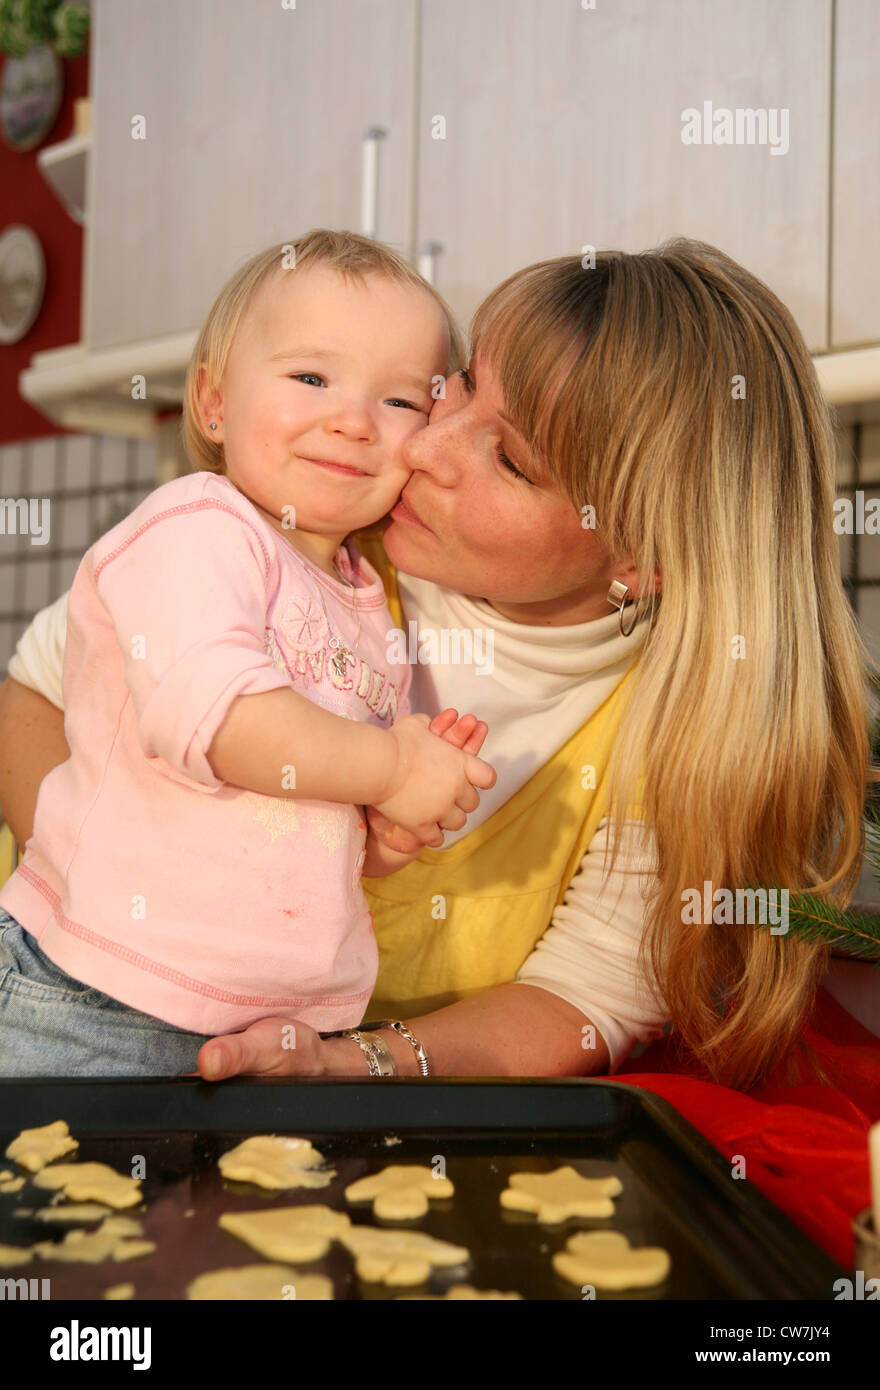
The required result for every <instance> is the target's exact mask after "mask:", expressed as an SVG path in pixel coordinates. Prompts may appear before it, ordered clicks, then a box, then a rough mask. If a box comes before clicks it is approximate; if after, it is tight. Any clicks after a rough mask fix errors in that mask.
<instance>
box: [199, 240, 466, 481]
mask: <svg viewBox="0 0 880 1390" xmlns="http://www.w3.org/2000/svg"><path fill="white" fill-rule="evenodd" d="M318 263H321V264H323V265H328V266H330V267H331V268H332V269H333V270H335V271H337V272H338V273H339V274H340V275H342V276H343V277H344V278H345V279H347V280H354V281H356V282H357V283H359V284H363V282H364V280H365V278H366V276H367V275H369V274H378V275H384V276H386V278H387V279H389V280H394V281H397V282H398V283H403V284H410V285H414V286H417V287H418V288H419V289H421V290H425V291H426V292H427V293H428V294H430V295H432V296H433V298H434V299H435V300H436V301H437V303H438V304H439V305H440V308H441V309H442V310H443V313H444V315H445V317H446V322H447V324H448V326H449V360H448V362H447V365H446V375H447V376H448V375H450V373H452V372H455V371H457V370H458V369H459V368H460V367H463V366H464V365H465V360H466V359H465V345H464V339H463V336H462V334H461V332H460V330H459V328H458V326H457V325H456V323H455V319H454V318H453V314H452V310H451V309H450V307H449V305H448V304H447V303H446V301H445V299H443V298H442V296H441V295H439V294H438V293H437V291H436V290H435V289H434V288H433V286H432V285H429V284H428V282H427V280H424V279H422V277H421V275H419V274H418V273H417V272H416V271H415V270H413V268H412V266H411V265H409V263H408V262H407V261H405V260H404V258H403V256H401V255H399V254H398V253H397V252H396V251H392V249H391V248H390V247H389V246H384V245H383V244H382V243H381V242H379V241H372V240H371V239H370V238H369V237H365V236H360V235H358V233H357V232H333V231H328V230H327V229H326V228H324V227H315V228H313V229H312V230H311V231H310V232H306V234H305V236H303V237H300V239H299V240H298V241H280V242H278V243H277V244H276V245H275V246H270V247H268V249H267V250H265V251H260V252H258V253H257V255H255V256H252V257H251V259H250V260H249V261H247V262H245V264H244V265H243V266H242V267H241V268H240V269H239V270H237V271H236V272H235V274H234V275H231V276H230V278H229V279H228V280H227V281H226V284H225V285H224V286H223V288H222V290H221V291H220V293H219V294H218V295H217V298H216V299H215V300H214V303H213V304H212V305H211V307H210V309H209V310H208V313H207V316H206V318H205V321H204V323H203V324H202V329H201V332H200V333H199V336H198V339H197V341H196V344H195V347H194V348H193V351H192V356H191V357H190V360H189V365H188V367H187V369H186V382H185V384H184V391H183V417H182V420H181V427H180V428H181V435H182V437H183V446H184V449H185V451H186V455H187V457H188V459H189V461H190V463H191V465H192V468H193V471H194V472H198V471H199V470H200V469H207V470H208V471H210V472H212V473H224V472H225V471H226V461H225V458H224V454H223V445H222V443H219V442H217V441H215V440H213V439H211V438H210V437H209V436H208V435H207V434H206V433H205V432H204V428H203V425H202V411H201V407H200V405H199V376H200V368H201V367H202V366H204V368H205V373H206V379H207V385H208V389H209V390H214V389H219V387H220V384H221V382H222V380H223V373H224V372H225V370H226V361H227V358H228V356H229V349H230V347H231V346H232V340H233V338H234V337H235V334H236V331H237V329H238V327H239V324H240V323H241V321H242V319H243V318H244V316H245V314H246V312H247V310H248V308H249V307H250V305H251V303H252V302H253V299H254V296H255V295H256V293H257V291H258V290H259V289H260V286H261V285H262V284H263V283H264V282H265V281H266V280H268V279H269V277H270V276H271V275H272V274H273V273H274V272H276V271H279V270H280V271H284V272H285V273H286V271H287V268H288V266H289V267H290V268H291V269H293V267H294V266H295V267H296V269H297V270H303V269H304V268H305V267H306V266H308V265H315V264H318Z"/></svg>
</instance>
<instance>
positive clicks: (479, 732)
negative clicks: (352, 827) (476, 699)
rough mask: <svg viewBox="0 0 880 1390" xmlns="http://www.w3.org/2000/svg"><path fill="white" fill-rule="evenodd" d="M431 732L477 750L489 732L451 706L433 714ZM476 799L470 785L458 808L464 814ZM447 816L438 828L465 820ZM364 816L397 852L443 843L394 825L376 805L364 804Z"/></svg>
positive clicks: (473, 717) (471, 716)
mask: <svg viewBox="0 0 880 1390" xmlns="http://www.w3.org/2000/svg"><path fill="white" fill-rule="evenodd" d="M428 728H429V730H430V731H431V733H432V734H437V735H438V736H439V737H440V738H442V739H443V740H444V742H446V743H451V744H452V745H453V747H455V748H460V749H461V750H462V752H463V753H471V754H476V753H479V751H480V749H481V748H482V746H483V743H484V741H485V738H486V734H487V733H488V732H489V726H488V725H487V724H486V723H485V722H484V721H483V720H482V719H478V718H477V716H476V715H475V714H463V715H462V716H461V717H460V718H459V715H458V711H457V710H454V709H444V710H441V711H440V713H439V714H437V715H435V716H434V718H433V719H432V720H431V722H430V724H429V725H428ZM478 803H479V793H478V792H476V791H475V790H474V789H473V788H472V789H471V793H470V795H468V794H467V792H465V795H464V797H463V798H461V799H460V800H459V801H458V802H457V803H456V805H457V807H458V809H459V811H460V812H463V813H464V815H465V816H466V815H467V813H469V812H470V811H473V810H475V809H476V807H477V805H478ZM450 819H451V818H450V817H448V816H447V817H445V818H444V819H443V820H441V821H440V822H439V825H440V829H441V830H459V829H460V828H461V826H462V825H463V824H464V818H463V817H462V818H459V817H455V819H456V821H457V823H456V824H449V823H448V822H449V821H450ZM367 820H368V821H369V825H370V830H371V831H372V832H373V834H374V835H375V836H376V838H377V839H378V840H381V842H382V843H383V844H384V845H387V846H388V848H389V849H392V850H395V851H396V852H397V853H398V854H415V853H417V851H418V850H420V849H422V847H423V846H424V845H431V846H433V847H434V848H439V847H440V846H442V844H443V836H442V835H440V836H437V835H435V836H433V837H432V838H431V839H428V840H426V839H420V838H419V836H418V835H416V834H414V833H413V832H412V831H411V830H404V828H403V826H400V825H396V824H395V823H394V821H392V820H389V818H388V817H387V816H385V815H383V814H382V812H381V811H380V810H379V808H378V807H377V806H368V807H367Z"/></svg>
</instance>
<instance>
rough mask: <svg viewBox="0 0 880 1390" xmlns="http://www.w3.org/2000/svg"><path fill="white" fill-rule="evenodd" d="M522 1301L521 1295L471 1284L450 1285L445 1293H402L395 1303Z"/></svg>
mask: <svg viewBox="0 0 880 1390" xmlns="http://www.w3.org/2000/svg"><path fill="white" fill-rule="evenodd" d="M516 1298H518V1299H522V1294H521V1293H499V1292H498V1290H497V1289H475V1288H474V1287H473V1285H472V1284H452V1285H450V1287H449V1288H448V1289H447V1290H446V1292H445V1293H402V1294H398V1296H397V1298H396V1299H395V1300H394V1301H395V1303H415V1302H416V1301H417V1300H419V1299H421V1301H422V1302H424V1303H463V1302H465V1301H468V1302H474V1303H475V1302H476V1301H477V1300H478V1299H479V1300H485V1299H492V1300H497V1299H505V1300H508V1299H516Z"/></svg>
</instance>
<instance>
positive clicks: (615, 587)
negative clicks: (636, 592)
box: [608, 579, 639, 637]
mask: <svg viewBox="0 0 880 1390" xmlns="http://www.w3.org/2000/svg"><path fill="white" fill-rule="evenodd" d="M628 593H629V585H628V584H622V583H621V581H620V580H619V579H615V580H614V581H613V583H612V585H611V588H610V589H609V590H608V602H609V603H610V604H611V606H612V608H619V609H620V618H619V622H618V626H619V628H620V635H621V637H629V635H630V633H631V632H632V630H633V628H634V627H635V625H636V623H637V622H638V620H639V611H638V610H639V605H638V603H636V602H634V603H633V620H632V622H631V623H630V625H629V627H628V628H627V629H626V631H625V632H624V630H623V606H624V604H625V603H626V596H627V594H628Z"/></svg>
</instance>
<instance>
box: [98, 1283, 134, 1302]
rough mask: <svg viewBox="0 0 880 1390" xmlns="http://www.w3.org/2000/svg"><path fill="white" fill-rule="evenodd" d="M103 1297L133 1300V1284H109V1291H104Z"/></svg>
mask: <svg viewBox="0 0 880 1390" xmlns="http://www.w3.org/2000/svg"><path fill="white" fill-rule="evenodd" d="M104 1297H105V1298H112V1299H123V1298H134V1284H111V1285H110V1287H109V1289H105V1290H104Z"/></svg>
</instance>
